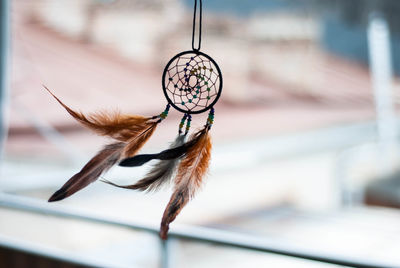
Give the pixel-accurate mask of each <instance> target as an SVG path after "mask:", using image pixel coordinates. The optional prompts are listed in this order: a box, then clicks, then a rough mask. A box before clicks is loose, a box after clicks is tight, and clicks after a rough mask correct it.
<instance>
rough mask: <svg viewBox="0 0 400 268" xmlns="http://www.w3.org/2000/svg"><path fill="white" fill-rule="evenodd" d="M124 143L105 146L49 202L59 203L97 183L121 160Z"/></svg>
mask: <svg viewBox="0 0 400 268" xmlns="http://www.w3.org/2000/svg"><path fill="white" fill-rule="evenodd" d="M125 145H126V144H125V143H124V142H117V143H113V144H109V145H107V146H105V147H104V148H103V149H102V150H101V151H100V152H99V153H97V154H96V155H95V156H94V157H93V158H92V159H91V160H90V161H89V162H88V163H87V164H86V165H85V166H84V167H83V168H82V170H81V171H80V172H78V173H77V174H75V175H74V176H73V177H72V178H70V179H69V180H68V181H67V182H66V183H65V184H64V185H63V186H62V187H61V188H60V189H59V190H58V191H56V192H55V193H54V194H53V195H52V196H51V197H50V199H49V202H53V201H59V200H62V199H64V198H66V197H68V196H71V195H72V194H74V193H76V192H77V191H79V190H81V189H82V188H84V187H86V186H88V185H89V184H90V183H92V182H94V181H96V180H97V179H98V178H99V177H100V175H101V174H103V173H104V172H105V171H107V170H108V169H110V168H111V167H112V166H113V165H115V164H116V163H117V162H118V160H120V159H121V156H122V153H123V149H124V147H125Z"/></svg>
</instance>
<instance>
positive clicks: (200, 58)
mask: <svg viewBox="0 0 400 268" xmlns="http://www.w3.org/2000/svg"><path fill="white" fill-rule="evenodd" d="M197 2H198V1H197V0H195V2H194V16H193V32H192V50H191V51H185V52H181V53H179V54H177V55H176V56H175V57H173V58H172V59H171V60H170V61H169V62H168V64H167V65H166V67H165V69H164V72H163V75H162V88H163V91H164V95H165V97H166V99H167V101H168V104H167V106H166V108H165V110H164V111H163V112H162V113H161V114H159V115H156V116H153V117H143V116H137V115H123V114H120V113H106V112H99V113H94V114H90V115H84V114H82V113H80V112H76V111H74V110H72V109H71V108H69V107H68V106H66V105H65V104H64V103H63V102H62V101H61V100H60V99H58V98H57V97H56V96H55V95H54V94H53V93H52V92H51V91H50V90H49V89H47V88H46V89H47V90H48V91H49V92H50V94H51V95H52V96H53V97H54V98H55V99H56V100H57V101H58V102H59V103H60V104H61V105H62V106H63V107H64V108H65V109H66V110H67V112H68V113H69V114H70V115H71V116H72V117H73V118H75V119H76V120H77V121H78V122H80V123H81V124H83V125H84V126H86V127H88V128H89V129H91V130H92V131H94V132H96V133H97V134H100V135H103V136H109V137H111V138H113V139H114V140H116V141H115V142H114V143H111V144H108V145H106V146H105V147H104V148H103V149H102V150H101V151H100V152H98V153H97V154H96V155H95V156H94V157H93V158H92V159H91V160H90V161H89V162H88V163H87V164H86V165H85V166H84V167H83V168H82V169H81V171H79V172H78V173H77V174H75V175H74V176H73V177H72V178H70V179H69V180H68V181H67V182H66V183H65V184H64V185H63V186H62V187H61V188H60V189H59V190H58V191H56V192H55V193H54V194H53V195H52V196H51V197H50V199H49V202H52V201H59V200H62V199H64V198H66V197H69V196H70V195H72V194H74V193H76V192H77V191H79V190H81V189H82V188H84V187H86V186H87V185H89V184H90V183H92V182H94V181H96V180H97V179H98V178H99V177H100V176H101V175H102V174H103V173H104V172H106V171H107V170H109V169H110V168H111V167H112V166H113V165H115V164H117V163H118V164H119V165H120V166H124V167H134V166H141V165H143V164H145V163H147V162H149V161H150V160H158V162H157V164H155V165H154V166H153V167H152V169H151V170H150V171H149V173H148V174H147V175H146V176H145V177H144V178H143V179H141V180H139V181H138V182H136V183H135V184H133V185H126V186H121V185H117V184H115V183H112V182H110V181H107V180H105V179H103V181H104V182H106V183H109V184H111V185H113V186H117V187H121V188H126V189H135V190H141V191H151V190H156V189H158V188H159V187H160V186H161V185H162V184H164V183H165V182H167V181H169V180H171V179H172V177H173V176H174V175H175V179H174V191H173V194H172V196H171V199H170V201H169V203H168V205H167V207H166V209H165V211H164V215H163V218H162V221H161V229H160V237H161V238H162V239H166V238H167V232H168V229H169V224H170V223H171V222H172V221H173V220H174V219H175V218H176V216H177V215H178V214H179V212H180V211H181V210H182V208H183V207H184V206H185V205H186V204H187V202H188V201H189V200H190V199H191V198H192V197H193V196H194V194H195V192H196V190H197V189H198V188H199V186H200V185H201V182H202V179H203V176H204V175H205V173H206V171H207V169H208V166H209V161H210V156H211V138H210V134H209V132H210V129H211V126H212V125H213V122H214V108H213V106H214V104H216V103H217V101H218V99H219V97H220V95H221V91H222V74H221V71H220V69H219V67H218V65H217V63H216V62H215V61H214V60H213V59H212V58H211V57H210V56H208V55H206V54H204V53H202V52H200V46H201V28H202V27H201V26H202V25H201V21H202V1H201V0H200V1H199V32H198V45H197V47H195V32H196V14H197ZM171 106H172V107H173V108H175V109H176V110H178V111H180V112H182V113H183V117H182V120H181V122H180V124H179V131H178V136H177V137H176V139H175V141H174V142H172V143H171V145H170V147H169V148H168V149H167V150H164V151H162V152H160V153H156V154H141V155H137V153H138V151H139V150H140V149H141V148H142V146H143V145H144V144H145V143H146V142H147V140H148V139H149V138H150V137H151V136H152V134H153V133H154V131H155V130H156V128H157V125H158V124H159V123H161V122H162V121H163V120H164V119H166V117H167V116H168V111H169V109H170V107H171ZM206 111H208V112H209V113H208V118H207V122H206V123H205V125H204V127H203V128H202V129H200V130H198V131H197V132H195V133H193V134H192V135H191V136H190V138H187V136H188V133H189V130H190V124H191V120H192V114H199V113H203V112H206Z"/></svg>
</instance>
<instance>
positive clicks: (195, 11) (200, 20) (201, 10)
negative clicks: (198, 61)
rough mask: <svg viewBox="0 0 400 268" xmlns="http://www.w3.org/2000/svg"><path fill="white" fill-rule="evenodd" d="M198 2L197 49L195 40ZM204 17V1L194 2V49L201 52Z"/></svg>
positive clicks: (197, 0)
mask: <svg viewBox="0 0 400 268" xmlns="http://www.w3.org/2000/svg"><path fill="white" fill-rule="evenodd" d="M197 2H199V42H198V45H197V48H196V47H195V46H194V39H195V35H196V15H197ZM202 16H203V4H202V0H194V14H193V31H192V49H193V50H197V51H198V50H200V47H201V26H202Z"/></svg>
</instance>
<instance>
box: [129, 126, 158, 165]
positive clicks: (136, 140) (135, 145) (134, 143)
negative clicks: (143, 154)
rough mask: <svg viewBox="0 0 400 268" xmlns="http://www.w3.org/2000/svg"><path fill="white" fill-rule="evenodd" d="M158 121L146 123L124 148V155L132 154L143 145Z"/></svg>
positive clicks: (130, 155)
mask: <svg viewBox="0 0 400 268" xmlns="http://www.w3.org/2000/svg"><path fill="white" fill-rule="evenodd" d="M158 123H159V121H157V122H153V123H147V124H146V128H145V129H144V130H142V131H141V132H138V133H137V135H136V136H134V137H132V138H131V139H130V140H129V141H128V144H127V145H126V147H125V149H124V157H132V156H134V155H135V154H136V153H137V152H138V151H139V150H140V149H141V148H142V147H143V145H144V144H145V143H146V142H147V141H148V140H149V139H150V137H151V136H152V135H153V133H154V131H155V130H156V128H157V125H158Z"/></svg>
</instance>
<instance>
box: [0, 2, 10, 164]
mask: <svg viewBox="0 0 400 268" xmlns="http://www.w3.org/2000/svg"><path fill="white" fill-rule="evenodd" d="M9 16H10V1H9V0H1V1H0V158H2V155H3V151H4V143H5V139H6V136H7V132H8V130H7V129H8V123H7V117H8V116H7V102H8V88H9V70H10V68H9V66H10V63H9V45H10V17H9Z"/></svg>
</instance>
